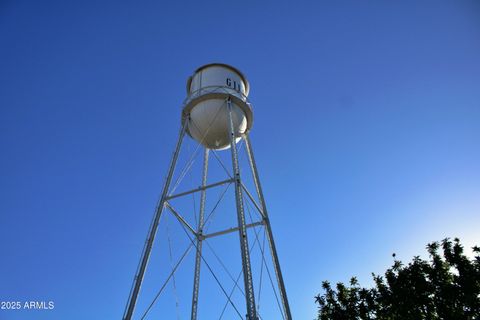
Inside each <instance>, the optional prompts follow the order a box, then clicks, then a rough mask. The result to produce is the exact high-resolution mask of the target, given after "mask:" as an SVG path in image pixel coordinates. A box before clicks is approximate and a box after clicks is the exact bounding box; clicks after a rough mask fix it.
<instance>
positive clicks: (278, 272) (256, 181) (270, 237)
mask: <svg viewBox="0 0 480 320" xmlns="http://www.w3.org/2000/svg"><path fill="white" fill-rule="evenodd" d="M244 139H245V145H246V147H247V154H248V160H249V162H250V167H251V170H252V174H253V182H254V184H255V189H256V190H257V194H258V198H259V200H260V205H261V207H262V214H263V219H264V222H265V228H266V231H267V237H268V243H269V245H270V252H271V255H272V260H273V266H274V268H275V275H276V277H277V282H278V287H279V289H280V296H281V298H282V306H283V311H284V314H285V317H286V320H292V315H291V313H290V306H289V304H288V298H287V292H286V290H285V284H284V282H283V276H282V271H281V269H280V263H279V261H278V255H277V249H276V247H275V241H274V240H273V233H272V227H271V225H270V219H269V218H268V213H267V206H266V204H265V198H264V197H263V191H262V186H261V185H260V179H259V176H258V171H257V165H256V163H255V158H254V157H253V151H252V145H251V143H250V138H249V137H248V135H245V136H244Z"/></svg>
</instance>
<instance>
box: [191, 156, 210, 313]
mask: <svg viewBox="0 0 480 320" xmlns="http://www.w3.org/2000/svg"><path fill="white" fill-rule="evenodd" d="M208 156H209V150H208V148H205V152H204V156H203V175H202V187H205V186H206V185H207V174H208ZM206 197H207V190H205V189H203V190H202V193H201V196H200V213H199V217H198V227H197V233H198V237H197V253H196V256H195V271H194V280H193V297H192V312H191V320H196V319H197V309H198V296H199V289H200V267H201V263H202V238H201V237H202V234H203V221H204V216H205V202H206Z"/></svg>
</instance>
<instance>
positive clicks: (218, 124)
mask: <svg viewBox="0 0 480 320" xmlns="http://www.w3.org/2000/svg"><path fill="white" fill-rule="evenodd" d="M249 90H250V87H249V83H248V81H247V79H246V78H245V76H244V75H243V74H242V73H241V72H240V71H239V70H237V69H236V68H234V67H232V66H230V65H226V64H222V63H212V64H207V65H204V66H202V67H200V68H198V69H197V70H196V71H195V72H194V74H193V75H192V76H191V77H189V78H188V81H187V98H186V99H185V101H184V104H183V106H182V113H181V129H180V134H179V137H178V141H177V144H176V147H175V150H174V153H173V156H172V159H171V163H170V167H169V170H168V173H167V176H166V179H165V184H164V186H163V190H162V193H161V196H160V200H159V202H158V204H157V208H156V210H155V214H154V218H153V220H152V224H151V226H150V229H149V232H148V236H147V240H146V242H145V247H144V249H143V251H142V255H141V259H140V263H139V266H138V268H137V271H136V274H135V278H134V281H133V285H132V289H131V291H130V295H129V299H128V302H127V306H126V309H125V312H124V316H123V320H131V319H133V314H134V310H135V306H136V303H137V298H138V296H139V293H140V288H141V285H142V281H143V279H144V275H145V270H146V268H147V265H148V262H149V257H150V253H151V251H152V247H153V243H154V240H155V236H156V234H157V229H158V225H159V222H160V217H161V216H162V213H163V211H165V210H164V209H168V210H169V211H171V213H172V214H173V215H174V216H175V217H176V218H177V219H178V221H179V222H180V223H181V224H182V225H183V226H184V227H185V229H187V230H189V231H190V232H191V234H192V238H191V239H190V240H191V241H192V244H193V245H194V248H195V253H196V254H195V262H194V263H195V266H194V276H193V278H194V282H193V294H192V303H191V315H190V318H191V320H197V310H198V301H199V288H200V278H201V272H200V271H201V266H202V261H203V262H205V263H206V261H205V259H204V257H203V255H202V243H203V242H204V241H205V240H206V239H210V238H212V237H217V236H222V235H225V234H228V233H232V232H238V239H239V242H240V255H241V263H242V266H241V267H242V273H243V283H244V288H243V289H244V296H245V305H246V309H245V310H246V312H245V313H246V315H245V318H243V316H242V319H246V320H259V319H260V315H259V314H258V310H257V307H256V300H255V291H254V284H253V276H252V274H253V270H252V266H251V260H250V251H249V237H248V232H247V230H248V229H249V228H255V227H258V226H263V227H264V230H265V236H266V238H267V239H268V244H269V249H270V255H271V259H272V262H271V264H272V265H273V269H274V273H275V279H276V284H277V286H278V292H279V296H280V299H279V300H280V303H279V306H280V305H281V314H282V317H283V318H284V319H286V320H291V319H292V316H291V313H290V307H289V304H288V299H287V294H286V290H285V285H284V281H283V276H282V272H281V269H280V264H279V259H278V256H277V250H276V247H275V241H274V238H273V233H272V228H271V225H270V220H269V215H268V212H267V207H266V204H265V199H264V197H263V192H262V187H261V185H260V180H259V175H258V171H257V167H256V163H255V159H254V156H253V151H252V145H251V142H250V139H249V132H250V130H251V129H252V125H253V111H252V107H251V104H250V103H249V101H248V99H247V97H248V94H249ZM185 134H187V135H188V136H190V137H191V138H192V139H193V140H195V141H196V142H197V143H198V144H199V145H200V146H201V147H202V148H203V150H204V156H203V166H202V167H203V171H202V181H201V185H200V186H199V187H198V188H195V189H192V190H188V191H185V192H181V193H177V194H174V193H172V191H171V190H170V187H171V183H172V176H173V174H174V171H175V167H176V165H177V160H178V156H179V153H180V150H181V147H182V142H183V140H184V138H185ZM240 141H243V143H244V145H245V150H246V153H247V158H248V167H249V169H250V170H251V173H252V179H253V185H254V187H255V191H256V199H257V200H255V199H254V197H253V195H252V193H251V192H249V190H248V189H247V188H246V187H245V184H244V183H243V177H242V175H241V172H240V164H239V154H238V152H239V150H238V147H237V144H238V143H239V142H240ZM219 150H225V151H223V152H228V151H229V152H230V153H231V165H232V171H231V173H232V174H231V175H229V177H228V179H225V180H222V181H216V182H214V183H210V184H208V183H207V174H208V168H209V155H210V152H213V153H216V152H219ZM226 183H230V184H232V185H234V190H235V208H232V209H234V210H232V212H236V225H235V226H232V227H230V228H228V229H225V230H222V231H219V232H214V233H210V234H208V233H205V232H204V226H205V224H204V220H205V202H206V197H207V191H208V190H210V189H211V188H215V187H218V186H220V185H223V184H226ZM192 193H200V210H199V217H198V225H197V228H193V227H192V226H190V225H189V224H188V222H187V221H186V220H185V219H184V218H183V217H182V215H181V214H180V213H179V212H177V211H176V210H175V209H174V208H173V207H172V206H171V204H170V203H169V201H170V200H171V199H175V198H178V197H184V196H187V195H190V194H192ZM245 197H248V198H249V199H250V200H251V201H252V203H253V204H254V207H255V208H256V209H257V210H258V212H259V216H260V217H261V218H260V219H259V221H256V222H251V223H248V222H247V220H246V217H245V205H244V201H245ZM232 249H236V250H238V247H237V248H232ZM262 254H263V252H262ZM182 259H183V257H182ZM262 267H263V265H262ZM174 272H175V270H172V273H174ZM169 278H170V276H169ZM168 280H169V279H167V281H168ZM142 319H143V317H142ZM205 320H206V319H205Z"/></svg>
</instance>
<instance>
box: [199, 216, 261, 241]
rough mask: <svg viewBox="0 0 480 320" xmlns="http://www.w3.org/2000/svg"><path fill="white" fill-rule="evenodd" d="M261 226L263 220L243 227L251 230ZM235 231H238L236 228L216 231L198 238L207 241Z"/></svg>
mask: <svg viewBox="0 0 480 320" xmlns="http://www.w3.org/2000/svg"><path fill="white" fill-rule="evenodd" d="M263 224H264V222H263V220H262V221H258V222H255V223H250V224H247V225H246V226H245V227H247V228H251V227H256V226H260V225H263ZM235 231H238V227H235V228H230V229H227V230H223V231H218V232H213V233H209V234H206V235H203V236H200V237H201V238H203V239H208V238H212V237H216V236H221V235H223V234H227V233H231V232H235Z"/></svg>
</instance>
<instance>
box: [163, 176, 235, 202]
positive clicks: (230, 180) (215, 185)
mask: <svg viewBox="0 0 480 320" xmlns="http://www.w3.org/2000/svg"><path fill="white" fill-rule="evenodd" d="M233 181H234V180H233V179H227V180H223V181H219V182H216V183H212V184H209V185H206V186H204V187H198V188H196V189H193V190H190V191H185V192H181V193H177V194H174V195H172V196H168V197H167V200H171V199H174V198H178V197H182V196H186V195H187V194H191V193H195V192H199V191H202V190H206V189H210V188H213V187H217V186H221V185H222V184H225V183H230V182H233Z"/></svg>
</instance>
